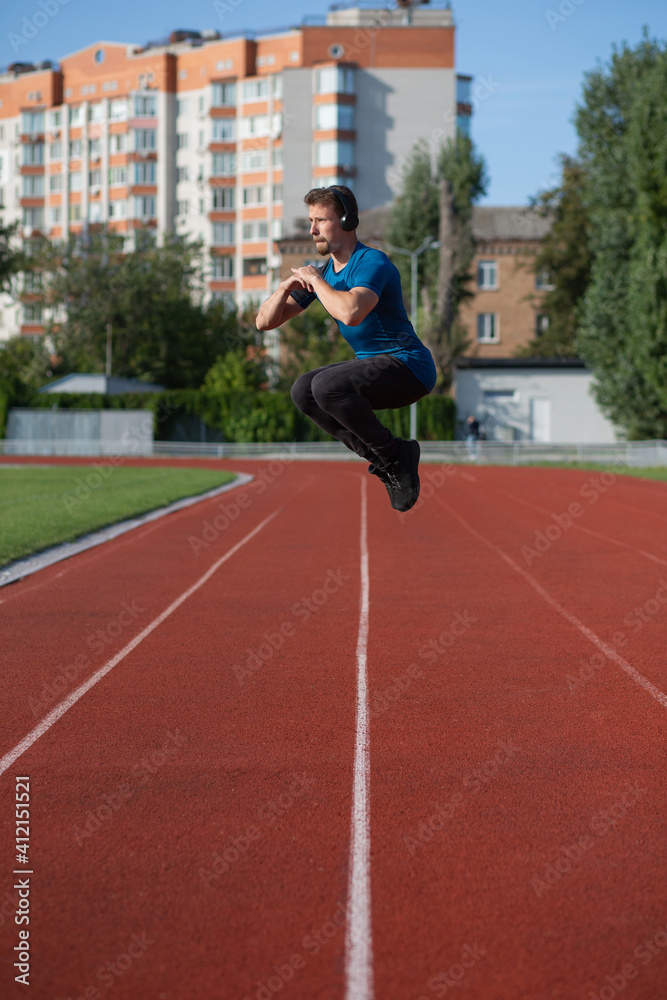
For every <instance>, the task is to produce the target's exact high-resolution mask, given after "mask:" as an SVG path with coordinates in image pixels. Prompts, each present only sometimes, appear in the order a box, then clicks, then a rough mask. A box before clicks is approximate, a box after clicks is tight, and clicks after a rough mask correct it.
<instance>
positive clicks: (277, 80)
mask: <svg viewBox="0 0 667 1000" xmlns="http://www.w3.org/2000/svg"><path fill="white" fill-rule="evenodd" d="M274 62H275V59H274V58H273V56H269V65H270V66H273V64H274ZM272 90H273V96H274V97H282V96H283V78H282V76H274V77H273V87H272Z"/></svg>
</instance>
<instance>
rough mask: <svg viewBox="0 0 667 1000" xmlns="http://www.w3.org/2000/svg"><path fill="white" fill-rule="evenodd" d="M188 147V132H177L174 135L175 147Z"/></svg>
mask: <svg viewBox="0 0 667 1000" xmlns="http://www.w3.org/2000/svg"><path fill="white" fill-rule="evenodd" d="M187 148H188V133H187V132H179V133H178V135H177V136H176V149H187Z"/></svg>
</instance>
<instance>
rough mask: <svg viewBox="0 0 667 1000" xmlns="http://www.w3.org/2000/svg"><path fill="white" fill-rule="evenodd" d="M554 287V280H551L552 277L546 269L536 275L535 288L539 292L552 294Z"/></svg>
mask: <svg viewBox="0 0 667 1000" xmlns="http://www.w3.org/2000/svg"><path fill="white" fill-rule="evenodd" d="M553 287H554V285H553V283H552V280H551V275H550V274H549V272H548V271H547V270H546V268H543V269H542V270H541V271H538V272H537V273H536V275H535V288H536V289H537V290H538V291H541V292H550V291H551V290H552V289H553Z"/></svg>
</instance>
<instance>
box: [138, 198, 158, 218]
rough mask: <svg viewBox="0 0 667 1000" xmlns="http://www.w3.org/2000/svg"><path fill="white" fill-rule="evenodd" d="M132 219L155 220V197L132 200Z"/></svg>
mask: <svg viewBox="0 0 667 1000" xmlns="http://www.w3.org/2000/svg"><path fill="white" fill-rule="evenodd" d="M134 217H135V219H154V218H155V197H154V196H153V195H146V196H142V197H138V198H135V199H134Z"/></svg>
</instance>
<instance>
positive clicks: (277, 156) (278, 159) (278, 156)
mask: <svg viewBox="0 0 667 1000" xmlns="http://www.w3.org/2000/svg"><path fill="white" fill-rule="evenodd" d="M271 162H272V163H273V165H274V167H282V165H283V147H282V146H274V147H273V152H272V153H271Z"/></svg>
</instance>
